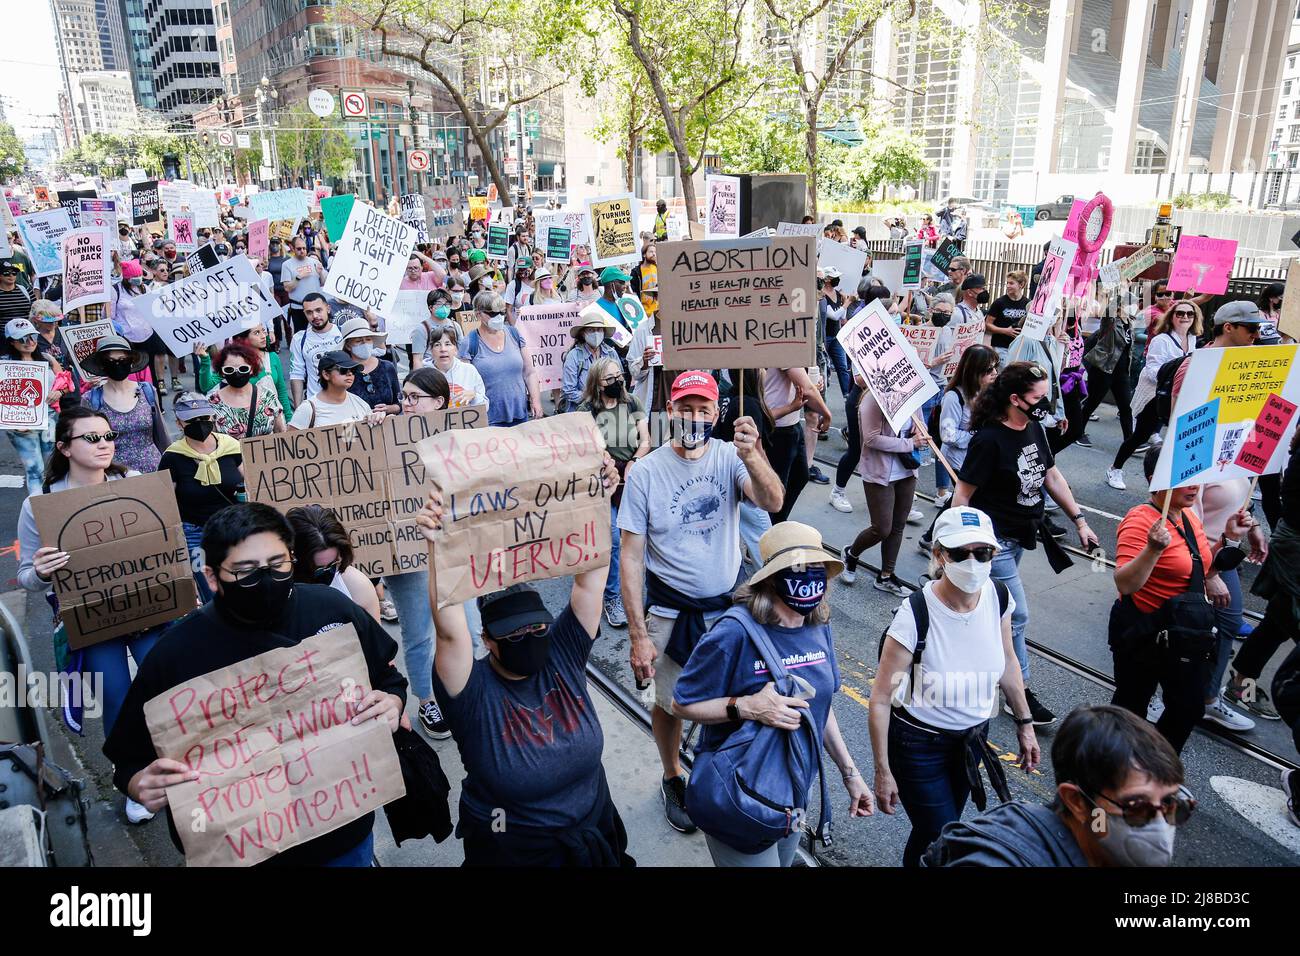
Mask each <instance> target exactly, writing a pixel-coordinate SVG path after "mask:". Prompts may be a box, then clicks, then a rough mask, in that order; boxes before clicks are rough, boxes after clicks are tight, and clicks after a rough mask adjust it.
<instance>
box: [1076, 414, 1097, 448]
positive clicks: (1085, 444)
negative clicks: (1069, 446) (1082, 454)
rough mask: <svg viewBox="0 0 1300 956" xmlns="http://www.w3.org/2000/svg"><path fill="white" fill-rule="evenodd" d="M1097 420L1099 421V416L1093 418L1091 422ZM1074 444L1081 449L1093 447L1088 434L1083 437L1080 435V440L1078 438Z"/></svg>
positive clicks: (1085, 433)
mask: <svg viewBox="0 0 1300 956" xmlns="http://www.w3.org/2000/svg"><path fill="white" fill-rule="evenodd" d="M1096 420H1097V416H1096V415H1094V416H1092V418H1091V419H1089V421H1094V422H1095V421H1096ZM1074 443H1075V444H1076V445H1078V446H1079V447H1080V448H1091V447H1092V439H1091V438H1089V437H1088V434H1087V432H1084V433H1083V434H1082V435H1080V436H1079V437H1078V438H1076V439H1075V440H1074Z"/></svg>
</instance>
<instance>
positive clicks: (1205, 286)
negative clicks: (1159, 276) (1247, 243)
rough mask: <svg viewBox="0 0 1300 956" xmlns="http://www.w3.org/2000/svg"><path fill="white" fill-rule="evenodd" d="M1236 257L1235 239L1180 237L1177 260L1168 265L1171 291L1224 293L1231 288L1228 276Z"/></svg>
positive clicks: (1175, 256) (1176, 254)
mask: <svg viewBox="0 0 1300 956" xmlns="http://www.w3.org/2000/svg"><path fill="white" fill-rule="evenodd" d="M1236 256H1237V240H1236V239H1211V238H1209V237H1208V236H1187V235H1184V236H1183V237H1181V238H1180V239H1179V240H1178V248H1177V249H1176V250H1174V260H1173V262H1172V263H1170V265H1169V289H1170V291H1172V292H1206V293H1209V294H1210V295H1222V294H1223V293H1224V292H1226V291H1228V277H1229V275H1231V273H1232V263H1233V260H1234V259H1235V258H1236Z"/></svg>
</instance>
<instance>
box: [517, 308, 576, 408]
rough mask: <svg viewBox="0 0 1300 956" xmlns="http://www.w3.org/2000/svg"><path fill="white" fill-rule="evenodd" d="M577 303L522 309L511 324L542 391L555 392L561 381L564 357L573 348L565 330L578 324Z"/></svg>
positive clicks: (571, 339)
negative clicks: (523, 344) (519, 334)
mask: <svg viewBox="0 0 1300 956" xmlns="http://www.w3.org/2000/svg"><path fill="white" fill-rule="evenodd" d="M582 308H583V306H582V303H581V302H565V303H562V304H561V305H526V306H524V307H523V308H521V309H520V310H519V315H518V318H517V319H516V320H515V321H516V324H517V325H518V327H519V331H520V332H522V333H523V336H524V341H525V342H527V343H528V351H529V352H530V353H532V356H533V368H535V369H536V370H537V378H538V382H537V385H538V387H539V388H541V389H542V390H543V391H545V390H546V389H551V388H559V387H560V386H561V385H562V384H563V380H564V353H566V352H567V351H569V348H570V347H571V346H572V345H573V336H572V335H570V334H569V329H571V328H572V327H573V323H574V322H576V321H578V313H579V312H581V311H582Z"/></svg>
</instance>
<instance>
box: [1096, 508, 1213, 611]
mask: <svg viewBox="0 0 1300 956" xmlns="http://www.w3.org/2000/svg"><path fill="white" fill-rule="evenodd" d="M1183 514H1185V515H1186V516H1187V520H1188V522H1189V523H1190V524H1191V526H1192V535H1193V537H1194V538H1195V540H1196V544H1197V546H1198V547H1199V548H1200V551H1201V566H1202V568H1203V569H1204V573H1205V574H1207V575H1208V574H1209V573H1210V544H1209V542H1208V541H1206V540H1205V530H1204V529H1203V528H1202V527H1201V519H1200V518H1198V517H1196V515H1195V514H1194V513H1193V512H1192V510H1191V509H1190V508H1188V509H1186V510H1184V511H1183ZM1159 520H1160V512H1159V511H1157V510H1156V509H1155V508H1152V507H1151V505H1150V504H1143V505H1138V506H1137V507H1136V508H1133V509H1132V510H1130V511H1129V513H1128V514H1126V515H1125V516H1124V520H1123V521H1121V522H1120V524H1119V534H1118V536H1117V544H1116V551H1115V566H1116V567H1119V568H1122V567H1124V565H1126V564H1128V563H1129V562H1130V561H1132V560H1133V559H1134V558H1136V557H1137V556H1138V554H1139V553H1141V551H1142V549H1143V548H1145V547H1146V546H1147V532H1149V531H1150V530H1151V526H1152V525H1153V524H1155V523H1156V522H1157V521H1159ZM1166 524H1167V525H1168V527H1169V535H1170V538H1171V540H1170V542H1169V547H1167V548H1165V550H1164V551H1162V552H1161V553H1160V558H1159V560H1157V561H1156V566H1155V567H1154V568H1152V569H1151V577H1149V578H1147V583H1146V584H1144V585H1142V588H1141V590H1139V591H1138V592H1137V593H1136V594H1134V595H1133V603H1134V604H1136V605H1137V606H1138V609H1139V610H1141V611H1145V612H1147V613H1150V612H1152V611H1155V610H1156V609H1158V608H1159V607H1160V605H1162V604H1164V603H1165V601H1167V600H1169V599H1170V598H1171V597H1174V596H1175V595H1178V594H1182V593H1183V592H1184V591H1186V590H1187V586H1188V584H1190V583H1191V580H1192V555H1191V552H1190V551H1188V550H1187V543H1186V542H1185V541H1184V540H1183V536H1182V527H1181V525H1182V521H1181V520H1180V521H1179V522H1178V526H1175V525H1174V522H1173V517H1172V516H1170V518H1168V519H1167V520H1166Z"/></svg>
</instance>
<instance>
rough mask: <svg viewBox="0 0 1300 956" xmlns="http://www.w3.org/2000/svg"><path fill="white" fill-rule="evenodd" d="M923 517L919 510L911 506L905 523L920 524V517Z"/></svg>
mask: <svg viewBox="0 0 1300 956" xmlns="http://www.w3.org/2000/svg"><path fill="white" fill-rule="evenodd" d="M924 517H925V515H923V514H921V512H919V511H917V510H916V509H915V508H913V509H912V510H911V511H909V512H908V513H907V523H908V524H920V523H921V519H922V518H924Z"/></svg>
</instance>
